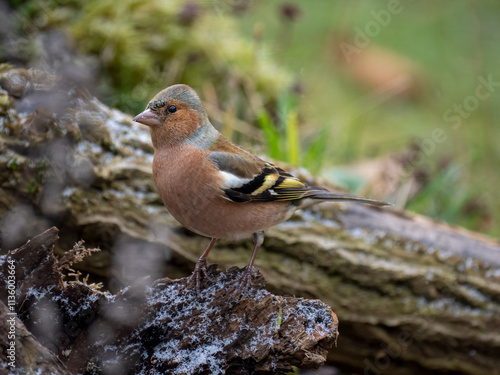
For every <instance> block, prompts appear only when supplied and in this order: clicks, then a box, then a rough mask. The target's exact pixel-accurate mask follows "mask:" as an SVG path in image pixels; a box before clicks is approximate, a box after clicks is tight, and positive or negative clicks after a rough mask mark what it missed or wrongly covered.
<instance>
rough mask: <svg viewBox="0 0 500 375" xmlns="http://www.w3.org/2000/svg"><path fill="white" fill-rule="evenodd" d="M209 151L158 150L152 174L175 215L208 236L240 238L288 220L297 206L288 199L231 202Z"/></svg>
mask: <svg viewBox="0 0 500 375" xmlns="http://www.w3.org/2000/svg"><path fill="white" fill-rule="evenodd" d="M209 154H210V152H209V151H206V150H201V149H198V148H195V147H192V146H188V145H181V146H177V147H172V148H168V149H163V150H157V151H156V152H155V158H154V163H153V176H154V179H155V183H156V187H157V189H158V192H159V194H160V196H161V198H162V200H163V202H164V204H165V206H166V207H167V209H168V210H169V212H170V213H171V214H172V215H173V216H174V218H175V219H176V220H177V221H179V222H180V223H181V224H182V225H183V226H185V227H186V228H188V229H189V230H191V231H193V232H195V233H198V234H201V235H203V236H207V237H215V238H224V239H229V240H233V239H239V238H246V237H250V236H251V235H252V234H253V233H254V232H257V231H260V230H265V229H267V228H269V227H271V226H273V225H276V224H278V223H280V222H282V221H284V220H286V219H288V218H289V217H290V216H291V214H292V213H293V211H294V207H293V206H291V205H290V204H289V203H286V202H259V203H254V202H247V203H237V202H231V201H229V200H227V199H225V198H224V192H223V187H224V185H223V184H224V180H223V179H222V177H221V176H220V175H219V172H218V169H217V167H216V166H215V164H213V162H211V161H210V160H207V156H208V155H209Z"/></svg>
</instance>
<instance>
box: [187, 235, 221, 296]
mask: <svg viewBox="0 0 500 375" xmlns="http://www.w3.org/2000/svg"><path fill="white" fill-rule="evenodd" d="M215 241H217V238H212V239H211V240H210V243H209V244H208V247H207V248H206V250H205V251H204V252H203V254H202V255H201V257H200V259H198V262H196V267H195V268H194V271H193V274H192V275H191V277H190V278H189V281H188V285H189V286H190V287H192V286H193V284H194V286H196V290H200V289H201V274H203V276H204V277H205V278H207V279H208V280H210V281H211V282H214V279H213V278H212V276H210V275H209V274H208V271H207V256H208V253H209V252H210V250H212V247H213V246H214V244H215Z"/></svg>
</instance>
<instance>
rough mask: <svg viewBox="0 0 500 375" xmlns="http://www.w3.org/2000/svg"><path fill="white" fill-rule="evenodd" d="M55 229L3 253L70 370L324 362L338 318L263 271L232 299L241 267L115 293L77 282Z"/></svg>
mask: <svg viewBox="0 0 500 375" xmlns="http://www.w3.org/2000/svg"><path fill="white" fill-rule="evenodd" d="M57 232H58V231H57V229H56V228H52V229H49V230H47V231H45V232H44V233H42V234H40V235H39V236H36V237H35V238H33V239H32V240H31V241H29V242H28V243H26V244H25V245H24V246H22V247H20V248H19V249H16V250H14V251H11V252H9V254H7V255H6V256H2V257H1V258H0V270H1V278H2V279H4V278H5V275H6V274H7V273H6V265H7V262H6V261H7V259H14V260H15V264H16V279H17V291H18V292H17V296H16V297H17V303H16V307H17V314H18V317H19V318H20V319H21V320H22V321H23V323H24V325H25V326H26V327H27V328H28V329H29V330H30V331H31V332H32V333H33V334H34V335H35V337H36V339H37V340H38V342H39V343H40V344H41V345H43V346H45V348H47V349H50V350H51V351H52V352H53V353H55V354H56V355H58V358H59V359H60V360H61V361H62V363H64V365H65V366H66V367H67V369H68V371H69V373H82V372H87V373H104V374H107V373H109V374H125V373H138V374H140V373H143V374H156V373H158V374H164V373H169V374H204V373H206V374H219V373H221V374H222V373H225V372H227V373H238V374H241V373H242V374H245V373H256V372H257V373H263V374H265V373H279V372H284V371H290V370H291V369H292V366H298V367H301V368H318V367H319V366H321V365H322V364H323V363H324V361H325V359H326V355H327V349H328V348H329V347H331V346H332V345H333V344H334V343H335V342H336V338H337V335H338V331H337V324H338V321H337V317H336V315H335V314H334V313H333V312H332V311H331V309H330V308H329V307H328V306H327V305H326V304H324V303H323V302H321V301H319V300H305V299H301V298H292V297H280V296H275V295H273V294H271V293H269V292H267V291H266V290H265V289H264V278H263V277H262V275H260V274H258V275H257V276H256V277H255V278H254V283H253V284H252V286H251V287H250V289H249V290H248V291H246V292H245V293H244V294H243V296H242V297H241V298H240V299H235V298H234V297H233V296H232V293H233V292H234V288H235V287H236V286H237V284H234V283H231V282H232V281H234V280H235V279H237V278H238V277H239V276H241V274H242V272H243V270H242V269H239V268H236V267H235V268H232V269H230V270H229V271H227V272H225V273H224V272H220V271H217V270H216V267H215V266H211V267H210V268H209V272H210V274H211V276H212V277H213V278H214V279H215V280H216V281H215V282H214V283H210V282H206V283H205V285H203V289H202V290H201V291H200V292H198V293H196V292H194V291H192V290H190V289H188V288H187V282H188V281H187V278H183V279H179V280H170V279H161V280H157V281H156V282H152V283H149V284H146V283H145V282H144V280H138V283H137V285H134V286H130V287H127V288H125V289H124V290H122V291H121V292H119V293H117V294H116V295H111V294H109V293H102V292H100V291H98V290H96V289H95V288H91V287H90V286H89V285H87V284H85V283H81V282H70V281H68V280H66V279H64V278H63V277H62V275H61V273H60V272H61V269H63V268H65V267H63V266H61V264H60V262H58V261H57V259H56V258H55V257H54V256H53V255H52V250H51V248H52V246H53V244H54V242H55V241H56V240H57ZM78 246H79V248H80V249H83V247H82V246H81V244H78ZM75 251H76V250H75ZM82 251H85V249H83V250H82ZM66 268H67V267H66ZM5 293H6V292H5V289H2V291H1V292H0V298H2V300H5V297H6V296H5V295H3V294H5ZM47 352H48V351H47ZM49 353H50V352H49ZM19 370H20V371H22V370H26V368H20V369H19Z"/></svg>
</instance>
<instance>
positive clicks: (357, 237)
mask: <svg viewBox="0 0 500 375" xmlns="http://www.w3.org/2000/svg"><path fill="white" fill-rule="evenodd" d="M11 74H12V73H11ZM29 79H30V80H32V81H33V80H35V81H36V79H39V78H37V76H33V77H30V78H29ZM38 86H39V87H44V86H43V85H38ZM30 87H31V88H33V87H37V85H36V84H31V86H30ZM44 90H46V91H42V89H40V90H38V91H37V90H34V89H32V92H31V93H30V92H28V93H27V94H26V98H24V99H16V100H15V103H37V105H38V106H46V104H45V102H44V100H42V99H40V100H39V101H35V100H33V99H31V101H29V100H28V99H29V98H30V95H31V97H33V96H35V97H38V98H40V97H43V98H50V97H54V96H53V95H52V96H51V95H48V94H47V93H52V91H53V90H56V91H57V89H55V88H52V89H47V88H45V89H44ZM47 90H49V91H47ZM50 90H52V91H50ZM64 94H65V95H66V98H67V99H66V100H65V101H64V103H65V105H66V107H65V108H63V109H59V112H58V111H55V110H54V111H52V112H51V114H50V116H49V115H47V114H46V113H45V112H42V111H39V112H37V113H36V114H28V113H27V112H26V113H24V112H23V108H24V107H22V105H21V104H17V106H18V108H19V109H18V110H16V109H15V108H14V107H13V106H11V107H9V108H8V110H7V113H9V116H10V117H8V118H7V117H6V119H7V120H8V119H10V122H9V121H7V120H5V122H4V127H5V126H6V125H5V124H10V125H9V126H10V128H9V129H11V130H9V133H5V132H4V133H3V134H2V135H1V136H0V137H1V138H0V139H1V142H0V148H1V150H2V152H1V153H0V167H1V168H0V177H1V178H0V181H1V184H0V189H1V192H0V193H1V194H0V212H1V213H3V215H4V217H7V219H5V220H4V223H8V224H9V223H17V222H22V221H23V220H24V221H26V220H29V222H30V223H32V225H30V226H23V225H14V224H13V225H10V226H9V225H8V224H5V225H4V227H3V230H4V232H3V234H2V236H3V238H2V241H3V246H4V247H5V246H6V244H7V243H8V244H10V245H12V246H10V247H13V246H14V245H15V246H19V245H20V244H22V241H25V240H26V238H29V237H27V236H28V235H30V233H29V231H28V230H27V229H32V230H33V231H34V230H40V228H43V227H48V226H50V225H58V226H59V227H60V229H61V241H60V242H59V243H60V247H61V248H62V249H67V248H70V247H71V246H72V244H73V243H74V242H75V241H77V240H79V239H81V238H84V239H85V240H86V241H87V244H88V245H89V246H100V247H101V249H102V250H103V251H102V252H101V253H99V254H96V255H93V256H92V257H89V258H88V259H87V261H85V262H83V263H82V264H81V266H80V268H81V269H83V270H87V271H91V272H92V273H93V274H94V275H101V276H103V277H105V278H106V281H107V282H108V284H107V286H109V288H111V290H118V289H119V288H120V287H122V286H125V285H129V284H131V283H132V282H133V281H134V280H138V279H140V278H141V277H144V276H146V275H150V276H151V277H152V279H153V280H154V279H157V278H160V277H164V276H165V275H167V276H169V277H171V278H175V277H180V276H186V275H188V274H189V273H190V272H191V271H192V269H193V266H194V262H195V261H196V259H197V258H198V257H199V255H200V254H201V252H202V251H203V249H204V247H205V246H206V244H207V242H208V240H207V239H204V238H201V237H199V236H195V235H193V234H191V233H189V232H187V231H186V230H184V229H182V228H181V227H180V226H179V224H178V223H177V222H176V221H175V220H174V219H173V218H172V217H171V216H170V215H169V214H168V212H167V211H166V209H165V208H164V207H163V205H162V203H161V202H160V201H159V199H158V196H157V194H156V190H155V188H154V186H153V182H152V176H151V160H152V149H151V146H150V138H149V134H148V133H147V130H145V129H143V128H141V127H140V126H139V125H137V124H134V123H132V122H131V120H130V117H129V116H126V115H123V114H121V113H119V112H117V111H113V110H111V109H109V108H106V107H105V106H103V105H102V104H100V103H98V102H97V101H96V100H94V99H89V98H87V99H84V100H80V99H79V97H78V96H76V94H73V96H71V95H70V96H68V95H67V93H64ZM37 95H38V96H37ZM61 96H62V94H60V95H59V96H57V95H56V97H61ZM9 100H11V101H12V103H14V99H13V97H12V96H9ZM49 104H50V103H49ZM30 105H31V106H33V104H30ZM27 107H28V108H31V107H30V106H27ZM54 113H55V114H54ZM16 116H17V117H16ZM47 116H48V117H49V119H50V121H49V120H48V119H47ZM16 119H17V120H16ZM47 123H49V124H50V126H45V127H44V126H42V125H43V124H47ZM20 124H22V126H21V125H20ZM62 155H63V156H64V157H63V156H62ZM37 156H38V158H37ZM12 160H15V161H16V162H15V163H13V161H12ZM40 160H42V161H43V163H42V162H41V161H40ZM9 166H10V167H9ZM13 166H15V168H13ZM39 175H42V176H43V177H39ZM304 177H306V178H307V176H304ZM314 183H316V184H318V183H320V182H318V181H316V182H314ZM6 228H7V229H6ZM19 228H23V230H26V231H25V232H22V231H20V230H19ZM33 228H34V229H33ZM35 233H36V232H35ZM35 233H31V235H33V234H35ZM250 253H251V243H250V241H242V242H238V243H227V242H223V241H220V242H218V243H217V245H216V247H215V249H214V250H213V251H212V252H211V253H210V257H209V262H212V263H218V264H219V265H220V266H221V267H229V266H234V265H237V266H244V265H245V264H246V263H247V262H248V260H249V257H250ZM256 266H257V267H258V268H259V269H260V270H261V272H262V274H263V275H264V276H265V278H266V281H267V287H268V289H269V290H270V291H272V292H274V293H277V294H288V295H298V296H304V297H308V298H318V299H321V300H322V301H324V302H326V303H327V304H328V305H330V306H332V307H333V309H334V310H335V312H336V313H337V314H338V315H339V317H340V320H341V327H340V330H341V333H342V335H341V336H340V338H339V342H338V348H337V349H336V350H334V351H332V352H331V356H330V359H331V360H332V361H333V362H335V364H336V366H340V367H344V368H346V369H354V370H357V371H359V372H363V371H365V370H366V371H368V372H371V373H384V374H408V373H419V372H420V373H421V372H424V371H434V372H436V373H450V372H454V373H463V374H492V373H498V371H499V370H498V369H499V368H500V357H499V356H498V355H497V354H498V352H500V334H499V332H500V318H499V312H500V245H499V243H498V242H496V241H494V240H491V239H489V238H486V237H484V236H481V235H479V234H476V233H471V232H468V231H465V230H463V229H459V228H453V227H450V226H447V225H444V224H439V223H436V222H434V221H432V220H429V219H427V218H424V217H421V216H417V215H412V214H409V213H405V212H399V211H396V210H381V209H377V208H373V207H368V206H361V205H354V204H344V205H340V204H323V205H320V206H316V207H314V208H311V209H309V210H304V211H302V212H298V213H297V214H296V215H295V216H294V217H293V218H292V219H291V220H290V221H288V222H287V223H284V224H281V225H279V226H277V227H275V228H272V229H270V230H269V231H268V232H267V234H266V240H265V242H264V246H263V249H262V251H260V252H259V255H258V257H257V260H256Z"/></svg>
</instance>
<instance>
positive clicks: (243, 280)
mask: <svg viewBox="0 0 500 375" xmlns="http://www.w3.org/2000/svg"><path fill="white" fill-rule="evenodd" d="M254 273H255V268H254V267H253V266H247V267H245V271H244V272H243V275H241V276H240V277H238V278H237V279H236V280H233V281H231V282H230V283H229V284H236V283H239V285H238V287H237V288H236V289H235V290H234V292H233V294H232V296H233V298H237V297H239V296H241V294H242V293H243V292H245V291H246V290H247V289H248V287H249V286H250V285H251V284H252V277H253V276H254Z"/></svg>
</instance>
